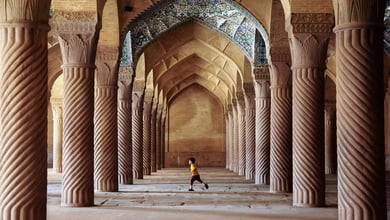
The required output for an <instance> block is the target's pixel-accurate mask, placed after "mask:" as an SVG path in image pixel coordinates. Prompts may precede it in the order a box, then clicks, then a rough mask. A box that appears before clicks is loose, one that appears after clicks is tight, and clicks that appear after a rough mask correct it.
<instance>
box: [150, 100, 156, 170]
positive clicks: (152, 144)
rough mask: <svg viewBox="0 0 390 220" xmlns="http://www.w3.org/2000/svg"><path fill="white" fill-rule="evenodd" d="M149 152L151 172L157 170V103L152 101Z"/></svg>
mask: <svg viewBox="0 0 390 220" xmlns="http://www.w3.org/2000/svg"><path fill="white" fill-rule="evenodd" d="M150 126H151V128H150V133H151V138H150V153H151V155H150V156H151V170H152V172H156V171H157V163H156V126H157V104H155V103H153V107H152V119H151V123H150Z"/></svg>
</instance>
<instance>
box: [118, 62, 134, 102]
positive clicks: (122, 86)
mask: <svg viewBox="0 0 390 220" xmlns="http://www.w3.org/2000/svg"><path fill="white" fill-rule="evenodd" d="M133 73H134V71H133V68H132V67H119V74H118V99H122V100H128V99H130V98H131V90H132V83H133V77H134V74H133Z"/></svg>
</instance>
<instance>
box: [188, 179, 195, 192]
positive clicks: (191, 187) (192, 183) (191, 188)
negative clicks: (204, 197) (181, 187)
mask: <svg viewBox="0 0 390 220" xmlns="http://www.w3.org/2000/svg"><path fill="white" fill-rule="evenodd" d="M194 181H195V178H194V177H193V176H191V179H190V189H189V191H194V188H193V185H194Z"/></svg>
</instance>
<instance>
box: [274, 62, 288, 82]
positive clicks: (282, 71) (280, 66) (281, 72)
mask: <svg viewBox="0 0 390 220" xmlns="http://www.w3.org/2000/svg"><path fill="white" fill-rule="evenodd" d="M270 66H271V74H270V75H271V76H270V78H271V87H272V88H281V87H289V86H291V66H290V65H289V64H287V63H284V62H274V63H272V64H271V65H270Z"/></svg>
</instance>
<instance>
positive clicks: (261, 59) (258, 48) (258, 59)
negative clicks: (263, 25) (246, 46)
mask: <svg viewBox="0 0 390 220" xmlns="http://www.w3.org/2000/svg"><path fill="white" fill-rule="evenodd" d="M262 48H265V42H264V40H263V38H262V37H261V34H260V33H259V32H258V31H256V35H255V51H254V55H253V56H254V62H253V63H254V66H261V65H264V64H267V62H268V59H267V51H266V50H262Z"/></svg>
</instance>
